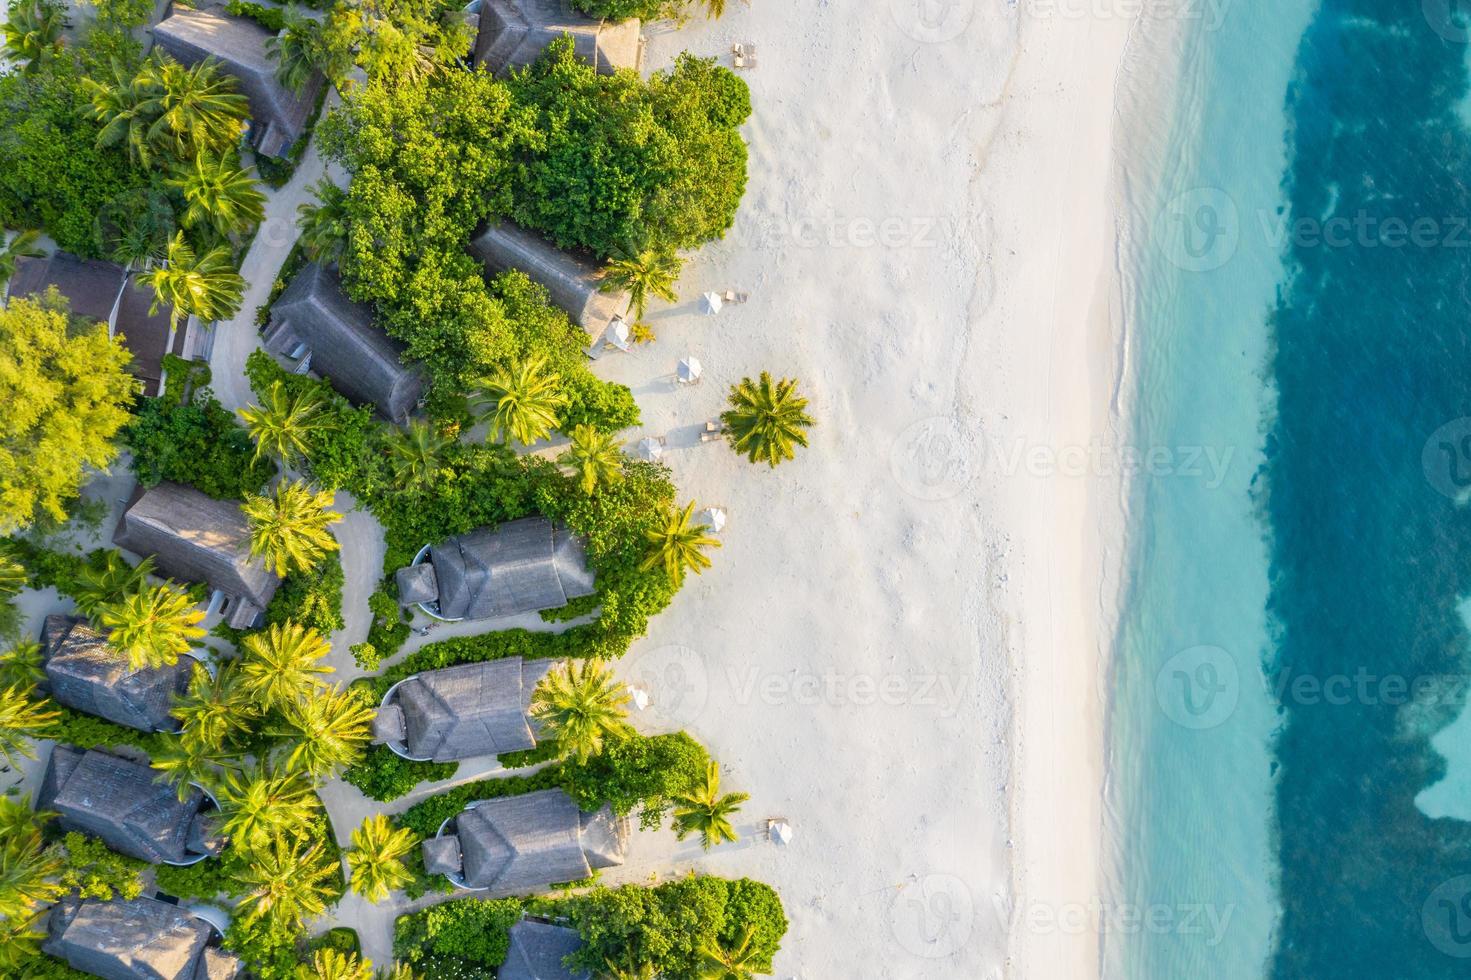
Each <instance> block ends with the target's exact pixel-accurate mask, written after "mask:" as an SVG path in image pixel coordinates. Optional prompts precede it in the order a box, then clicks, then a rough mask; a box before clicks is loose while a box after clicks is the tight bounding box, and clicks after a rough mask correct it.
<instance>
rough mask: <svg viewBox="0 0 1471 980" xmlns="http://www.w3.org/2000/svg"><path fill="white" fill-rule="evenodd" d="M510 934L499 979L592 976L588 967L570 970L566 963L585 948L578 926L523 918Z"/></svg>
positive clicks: (583, 978)
mask: <svg viewBox="0 0 1471 980" xmlns="http://www.w3.org/2000/svg"><path fill="white" fill-rule="evenodd" d="M510 938H511V946H510V949H509V950H507V952H506V962H505V963H503V964H502V965H501V967H500V969H498V970H496V973H495V975H496V980H589V978H590V977H591V976H592V974H590V973H588V972H587V971H586V970H578V971H576V972H574V971H572V970H569V969H568V968H567V967H566V966H565V965H564V963H563V961H564V960H566V959H567V957H569V956H571V955H572V954H573V953H575V952H577V951H578V950H579V949H581V948H582V937H580V936H578V935H577V930H576V929H568V928H567V927H566V926H554V925H552V924H551V923H549V922H538V921H536V920H535V919H522V920H521V921H520V922H518V923H516V924H515V925H513V926H511V929H510Z"/></svg>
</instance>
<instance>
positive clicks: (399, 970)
mask: <svg viewBox="0 0 1471 980" xmlns="http://www.w3.org/2000/svg"><path fill="white" fill-rule="evenodd" d="M378 976H379V978H380V980H420V978H419V975H418V974H417V973H415V972H414V969H413V967H411V966H409V965H408V964H407V963H395V964H393V966H391V967H389V968H388V969H386V970H381V971H379V973H378Z"/></svg>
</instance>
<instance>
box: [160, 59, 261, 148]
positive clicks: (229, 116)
mask: <svg viewBox="0 0 1471 980" xmlns="http://www.w3.org/2000/svg"><path fill="white" fill-rule="evenodd" d="M144 72H146V73H147V75H148V81H149V83H150V89H151V90H152V91H153V92H154V93H155V95H154V97H153V99H151V100H150V102H151V104H150V105H149V106H147V107H146V108H145V111H146V112H147V113H148V114H149V115H150V116H153V117H154V121H153V123H152V125H150V126H149V130H148V141H149V143H151V144H152V145H154V146H160V147H164V148H167V149H168V150H169V151H170V152H172V153H173V155H174V157H175V158H176V159H178V160H192V159H195V158H196V157H199V156H200V155H215V156H219V155H223V154H225V153H227V152H229V151H230V150H231V149H232V148H234V147H235V145H236V144H237V143H239V142H240V135H241V133H243V132H244V121H245V120H246V119H248V118H250V104H249V102H247V101H246V98H245V96H244V95H242V94H240V92H239V91H238V88H239V86H238V85H237V83H236V81H235V79H234V78H232V77H231V76H230V75H228V74H226V73H224V72H223V71H221V70H220V63H219V62H218V61H216V60H215V59H214V58H206V59H205V60H203V61H201V62H199V63H198V64H195V65H189V66H186V65H182V64H180V63H179V62H177V61H174V60H173V59H172V58H169V57H167V56H164V57H162V58H160V59H157V60H155V61H153V62H149V63H145V65H144Z"/></svg>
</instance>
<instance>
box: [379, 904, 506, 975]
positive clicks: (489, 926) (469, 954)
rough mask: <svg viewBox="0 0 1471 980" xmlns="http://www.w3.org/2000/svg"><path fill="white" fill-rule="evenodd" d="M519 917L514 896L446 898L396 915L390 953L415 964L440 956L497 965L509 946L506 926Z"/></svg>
mask: <svg viewBox="0 0 1471 980" xmlns="http://www.w3.org/2000/svg"><path fill="white" fill-rule="evenodd" d="M520 918H521V902H520V900H518V899H514V898H503V899H490V900H485V899H476V898H463V899H457V900H456V901H453V902H445V903H444V904H442V905H436V906H434V907H433V908H427V909H424V910H423V911H422V912H415V913H413V914H412V915H405V916H400V917H399V919H398V921H397V922H396V923H395V924H394V928H393V955H394V956H395V957H397V958H398V959H401V960H404V961H406V962H408V963H411V964H413V965H415V966H418V965H419V964H420V963H421V962H424V961H425V960H426V959H429V960H433V959H434V958H437V957H440V956H444V957H454V958H458V959H464V960H469V961H470V962H472V963H475V964H479V965H481V966H488V967H495V966H500V965H501V964H502V963H504V962H505V961H506V953H507V952H508V951H509V949H510V941H511V940H510V933H509V930H510V928H511V926H513V925H515V924H516V923H517V921H519V920H520ZM428 975H432V976H439V975H440V974H439V973H438V972H434V973H430V974H428Z"/></svg>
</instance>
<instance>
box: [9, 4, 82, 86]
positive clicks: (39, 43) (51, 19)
mask: <svg viewBox="0 0 1471 980" xmlns="http://www.w3.org/2000/svg"><path fill="white" fill-rule="evenodd" d="M66 27H67V20H66V15H65V14H64V13H63V12H62V8H61V6H60V5H59V4H55V3H49V2H46V0H32V2H31V3H12V4H11V5H10V9H9V11H8V12H7V13H6V17H5V23H4V24H3V29H4V32H5V46H4V51H5V53H6V54H7V55H9V57H10V58H11V59H12V60H14V61H18V62H20V63H21V64H23V65H24V66H25V67H24V69H23V71H24V73H25V74H30V73H31V72H34V71H35V70H36V69H37V68H39V67H40V66H41V65H42V64H43V63H45V62H46V61H47V60H48V59H50V58H51V57H53V56H55V55H57V54H59V53H60V52H61V45H62V40H61V32H62V31H63V30H65V29H66Z"/></svg>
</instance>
